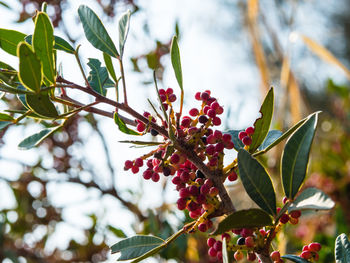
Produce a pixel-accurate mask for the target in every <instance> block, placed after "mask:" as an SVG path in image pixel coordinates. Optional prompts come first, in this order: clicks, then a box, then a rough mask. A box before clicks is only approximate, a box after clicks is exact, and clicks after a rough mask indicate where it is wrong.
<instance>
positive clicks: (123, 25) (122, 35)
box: [118, 10, 131, 57]
mask: <svg viewBox="0 0 350 263" xmlns="http://www.w3.org/2000/svg"><path fill="white" fill-rule="evenodd" d="M130 15H131V12H130V10H128V11H126V12H125V13H124V14H122V16H121V17H120V19H119V22H118V25H119V52H120V57H123V53H124V45H125V41H126V38H127V36H128V32H129V26H130Z"/></svg>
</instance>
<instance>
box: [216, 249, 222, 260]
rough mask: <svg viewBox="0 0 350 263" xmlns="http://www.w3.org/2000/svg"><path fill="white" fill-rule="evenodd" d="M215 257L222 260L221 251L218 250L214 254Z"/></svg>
mask: <svg viewBox="0 0 350 263" xmlns="http://www.w3.org/2000/svg"><path fill="white" fill-rule="evenodd" d="M216 258H217V259H218V260H219V261H222V252H221V251H218V253H217V254H216Z"/></svg>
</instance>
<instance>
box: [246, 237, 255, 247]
mask: <svg viewBox="0 0 350 263" xmlns="http://www.w3.org/2000/svg"><path fill="white" fill-rule="evenodd" d="M245 245H246V246H247V247H254V239H253V237H252V236H249V237H247V238H246V239H245Z"/></svg>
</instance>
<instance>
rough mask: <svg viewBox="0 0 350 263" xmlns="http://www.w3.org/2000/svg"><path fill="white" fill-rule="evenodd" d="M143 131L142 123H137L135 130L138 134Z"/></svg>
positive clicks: (144, 127)
mask: <svg viewBox="0 0 350 263" xmlns="http://www.w3.org/2000/svg"><path fill="white" fill-rule="evenodd" d="M145 129H146V125H145V124H143V123H142V122H140V123H138V124H137V126H136V130H137V131H138V132H143V131H144V130H145Z"/></svg>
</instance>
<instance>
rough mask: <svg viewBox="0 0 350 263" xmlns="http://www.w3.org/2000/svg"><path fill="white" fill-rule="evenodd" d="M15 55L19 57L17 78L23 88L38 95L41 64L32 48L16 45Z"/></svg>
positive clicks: (26, 45)
mask: <svg viewBox="0 0 350 263" xmlns="http://www.w3.org/2000/svg"><path fill="white" fill-rule="evenodd" d="M17 54H18V57H19V72H18V77H19V79H20V81H21V82H22V84H23V85H24V87H26V88H27V89H29V90H31V91H34V92H36V93H38V92H39V91H40V86H41V81H42V79H43V75H42V67H41V62H40V60H39V59H38V57H37V56H36V55H35V53H34V52H33V51H32V48H31V47H30V46H29V45H28V44H27V43H26V42H21V43H20V44H19V45H18V49H17Z"/></svg>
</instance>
